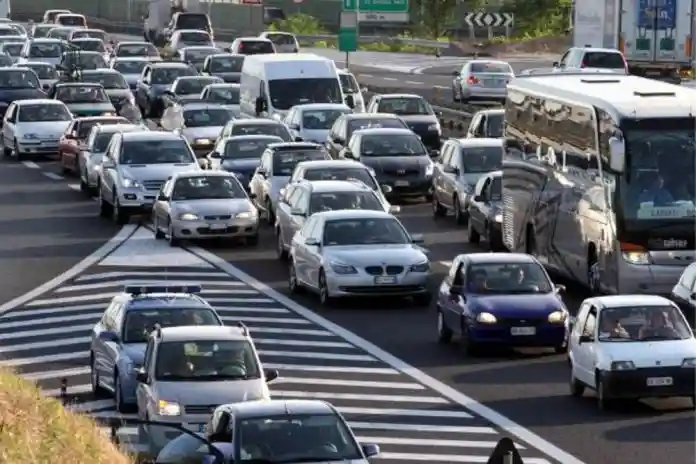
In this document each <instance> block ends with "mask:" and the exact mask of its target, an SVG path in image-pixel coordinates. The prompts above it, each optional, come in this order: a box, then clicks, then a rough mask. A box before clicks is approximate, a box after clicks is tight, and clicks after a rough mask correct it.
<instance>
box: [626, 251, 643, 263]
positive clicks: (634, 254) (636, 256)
mask: <svg viewBox="0 0 696 464" xmlns="http://www.w3.org/2000/svg"><path fill="white" fill-rule="evenodd" d="M621 256H622V257H623V259H624V261H627V262H629V263H631V264H650V254H649V253H648V252H647V251H623V252H621Z"/></svg>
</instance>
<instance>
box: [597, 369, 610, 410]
mask: <svg viewBox="0 0 696 464" xmlns="http://www.w3.org/2000/svg"><path fill="white" fill-rule="evenodd" d="M596 377H597V380H596V381H595V382H596V387H595V390H596V392H597V408H599V410H600V411H606V410H608V409H611V407H612V401H611V400H610V399H609V398H607V391H606V387H605V386H604V381H603V380H602V377H601V375H599V373H597V374H596Z"/></svg>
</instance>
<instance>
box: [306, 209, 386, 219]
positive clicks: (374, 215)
mask: <svg viewBox="0 0 696 464" xmlns="http://www.w3.org/2000/svg"><path fill="white" fill-rule="evenodd" d="M312 216H316V217H318V218H319V219H324V220H325V221H330V220H333V219H380V218H384V219H389V218H393V216H392V215H391V214H389V213H387V212H385V211H373V210H366V209H341V210H334V211H325V212H321V213H315V214H313V215H312Z"/></svg>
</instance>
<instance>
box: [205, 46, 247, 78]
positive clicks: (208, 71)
mask: <svg viewBox="0 0 696 464" xmlns="http://www.w3.org/2000/svg"><path fill="white" fill-rule="evenodd" d="M244 58H245V55H235V54H233V53H218V54H215V55H210V56H208V57H206V59H205V61H204V62H203V70H202V71H201V73H202V74H203V75H204V76H217V77H219V78H221V79H222V80H224V81H225V82H227V83H229V84H238V83H239V81H240V79H241V77H242V66H243V65H244Z"/></svg>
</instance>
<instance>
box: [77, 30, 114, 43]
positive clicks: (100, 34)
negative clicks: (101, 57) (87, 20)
mask: <svg viewBox="0 0 696 464" xmlns="http://www.w3.org/2000/svg"><path fill="white" fill-rule="evenodd" d="M72 38H73V40H75V39H99V40H101V41H102V42H106V41H108V40H109V37H108V36H107V35H106V32H104V31H100V30H98V29H78V30H76V31H74V32H73V33H72Z"/></svg>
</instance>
